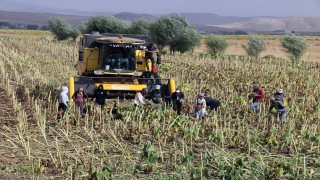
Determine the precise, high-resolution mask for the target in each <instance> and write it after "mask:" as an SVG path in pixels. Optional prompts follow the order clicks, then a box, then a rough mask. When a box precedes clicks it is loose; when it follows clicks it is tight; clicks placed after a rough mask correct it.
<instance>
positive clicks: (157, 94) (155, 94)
mask: <svg viewBox="0 0 320 180" xmlns="http://www.w3.org/2000/svg"><path fill="white" fill-rule="evenodd" d="M151 97H152V102H153V104H154V105H157V106H158V109H160V108H161V107H162V104H161V102H162V98H163V92H162V91H161V90H160V85H156V89H155V90H153V91H152V92H151Z"/></svg>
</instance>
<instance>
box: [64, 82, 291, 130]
mask: <svg viewBox="0 0 320 180" xmlns="http://www.w3.org/2000/svg"><path fill="white" fill-rule="evenodd" d="M252 87H253V94H252V98H253V99H252V104H251V106H250V108H251V109H252V110H253V111H254V112H255V113H257V114H259V113H260V110H259V104H260V103H261V102H262V99H263V98H264V96H265V95H264V92H263V90H262V89H261V88H260V87H259V85H258V84H256V83H254V84H253V85H252ZM67 94H68V87H66V86H63V87H62V88H61V93H60V97H59V107H58V111H61V110H63V114H64V111H66V110H67V109H68V108H69V107H70V105H69V98H68V95H67ZM146 94H147V89H146V88H144V89H142V90H141V91H140V92H138V93H137V94H136V95H135V99H134V102H133V103H134V106H136V107H139V106H146V105H148V104H149V103H148V102H147V101H146V99H145V95H146ZM150 94H151V98H152V103H153V105H154V106H155V109H160V108H162V101H163V98H164V93H163V92H162V91H161V86H160V85H156V88H155V89H154V90H153V91H151V93H150ZM72 98H73V100H74V102H75V106H76V108H79V109H80V115H81V116H82V117H84V104H85V102H86V101H85V98H86V99H87V101H88V100H89V99H88V95H87V94H86V93H85V92H84V90H83V88H81V87H80V88H78V90H77V91H76V92H74V94H73V95H72ZM184 98H185V96H184V93H183V92H181V89H180V88H179V87H178V88H177V89H176V91H175V92H173V93H172V95H171V102H170V104H171V105H172V106H173V110H174V111H176V112H177V114H178V115H181V111H182V107H183V101H184ZM93 99H95V104H94V106H95V107H98V106H100V108H101V109H104V105H105V103H106V99H107V94H106V92H105V91H103V85H102V84H100V85H99V86H98V88H97V90H96V91H95V92H94V95H93V96H92V98H91V101H93ZM270 102H271V105H270V107H269V113H272V110H273V109H276V112H275V118H278V117H279V118H280V122H281V126H282V127H283V126H284V123H285V120H286V115H287V109H286V107H285V105H284V93H283V90H282V89H279V90H278V91H277V92H276V93H275V94H274V95H273V97H271V98H270ZM219 106H220V101H218V100H216V99H213V98H212V97H211V96H210V90H209V89H207V90H205V91H204V92H201V93H199V94H198V96H197V97H196V98H195V100H194V114H195V116H196V117H197V118H201V119H204V118H205V116H206V109H207V107H209V109H210V110H217V109H218V107H219ZM63 114H62V116H63Z"/></svg>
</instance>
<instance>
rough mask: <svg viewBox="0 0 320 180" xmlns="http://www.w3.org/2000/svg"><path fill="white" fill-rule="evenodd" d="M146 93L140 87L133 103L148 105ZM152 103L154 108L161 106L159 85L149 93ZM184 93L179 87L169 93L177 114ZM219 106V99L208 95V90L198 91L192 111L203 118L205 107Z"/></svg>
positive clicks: (179, 111) (216, 107) (214, 107)
mask: <svg viewBox="0 0 320 180" xmlns="http://www.w3.org/2000/svg"><path fill="white" fill-rule="evenodd" d="M146 94H147V89H145V88H144V89H142V90H141V91H140V92H138V93H137V94H136V96H135V99H134V102H133V103H134V105H135V106H136V107H138V106H146V105H148V103H147V101H146V99H145V95H146ZM150 94H151V98H152V103H153V104H154V105H155V106H156V109H158V108H161V107H162V104H161V102H162V99H163V96H164V94H163V92H162V91H161V86H160V85H156V89H155V90H153V91H152V92H151V93H150ZM184 98H185V97H184V93H183V92H181V89H180V88H177V89H176V91H175V92H173V93H172V95H171V98H170V99H171V102H170V104H171V105H172V106H173V110H174V111H176V112H177V114H178V115H181V111H182V107H183V101H184ZM219 106H220V101H218V100H216V99H213V98H212V97H210V90H209V89H207V90H205V92H204V93H200V94H199V95H198V97H197V98H196V99H195V101H194V109H195V111H194V113H195V115H196V116H198V117H199V118H203V119H204V118H205V113H206V108H207V107H209V108H210V110H217V109H218V107H219Z"/></svg>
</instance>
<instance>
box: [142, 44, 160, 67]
mask: <svg viewBox="0 0 320 180" xmlns="http://www.w3.org/2000/svg"><path fill="white" fill-rule="evenodd" d="M158 52H159V51H158V49H157V47H156V46H154V45H153V44H152V43H150V44H148V46H147V49H146V54H145V58H146V66H147V69H148V70H149V66H148V59H150V60H151V62H152V64H154V63H155V61H154V57H153V53H158Z"/></svg>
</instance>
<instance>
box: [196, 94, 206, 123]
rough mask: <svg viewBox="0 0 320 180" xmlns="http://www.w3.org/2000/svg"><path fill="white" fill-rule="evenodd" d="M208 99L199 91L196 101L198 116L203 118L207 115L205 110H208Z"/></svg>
mask: <svg viewBox="0 0 320 180" xmlns="http://www.w3.org/2000/svg"><path fill="white" fill-rule="evenodd" d="M206 107H207V104H206V100H205V99H204V93H199V94H198V97H197V98H196V99H195V101H194V109H195V110H194V113H195V115H196V118H198V117H199V118H200V117H201V118H202V119H204V117H205V112H206Z"/></svg>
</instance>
